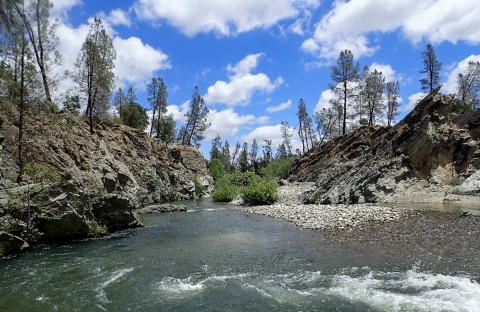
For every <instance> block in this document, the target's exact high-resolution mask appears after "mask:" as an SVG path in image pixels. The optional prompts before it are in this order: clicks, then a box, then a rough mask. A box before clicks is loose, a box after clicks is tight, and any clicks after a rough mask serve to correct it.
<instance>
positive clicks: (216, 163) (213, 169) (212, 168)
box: [208, 158, 225, 183]
mask: <svg viewBox="0 0 480 312" xmlns="http://www.w3.org/2000/svg"><path fill="white" fill-rule="evenodd" d="M208 171H209V173H210V175H211V176H212V178H213V180H214V181H215V183H216V182H217V181H219V180H220V179H221V178H222V177H223V176H224V175H225V169H224V167H223V164H222V162H221V161H220V159H218V158H214V159H212V160H211V161H210V164H209V166H208Z"/></svg>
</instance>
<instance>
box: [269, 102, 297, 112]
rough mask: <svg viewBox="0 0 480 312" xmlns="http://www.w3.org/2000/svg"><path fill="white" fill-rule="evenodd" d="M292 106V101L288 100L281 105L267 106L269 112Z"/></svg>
mask: <svg viewBox="0 0 480 312" xmlns="http://www.w3.org/2000/svg"><path fill="white" fill-rule="evenodd" d="M291 106H292V101H291V100H288V101H286V102H285V103H282V104H280V105H277V106H269V107H267V112H269V113H275V112H280V111H283V110H286V109H287V108H290V107H291Z"/></svg>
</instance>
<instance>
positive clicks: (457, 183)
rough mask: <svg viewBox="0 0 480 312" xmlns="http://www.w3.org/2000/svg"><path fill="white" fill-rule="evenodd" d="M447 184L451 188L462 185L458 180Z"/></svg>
mask: <svg viewBox="0 0 480 312" xmlns="http://www.w3.org/2000/svg"><path fill="white" fill-rule="evenodd" d="M448 184H450V185H451V186H459V185H461V184H462V181H460V180H459V179H452V180H450V182H449V183H448Z"/></svg>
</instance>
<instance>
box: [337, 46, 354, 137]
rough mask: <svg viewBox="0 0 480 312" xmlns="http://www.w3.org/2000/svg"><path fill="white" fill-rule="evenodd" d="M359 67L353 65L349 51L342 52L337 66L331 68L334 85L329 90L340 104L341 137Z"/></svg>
mask: <svg viewBox="0 0 480 312" xmlns="http://www.w3.org/2000/svg"><path fill="white" fill-rule="evenodd" d="M359 67H360V65H359V64H358V63H357V64H356V65H354V64H353V55H352V52H350V51H349V50H345V51H342V52H341V53H340V56H339V58H338V60H337V65H336V66H333V67H332V73H331V78H332V80H333V81H334V82H335V84H330V89H332V91H333V92H334V94H335V95H336V96H337V98H338V100H339V102H341V104H342V110H343V112H342V135H345V133H346V130H347V108H348V107H349V106H350V103H351V101H352V100H353V99H354V98H355V96H356V94H355V87H354V86H353V83H354V82H357V81H358V80H359V78H360V75H359Z"/></svg>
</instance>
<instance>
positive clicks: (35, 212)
mask: <svg viewBox="0 0 480 312" xmlns="http://www.w3.org/2000/svg"><path fill="white" fill-rule="evenodd" d="M25 124H26V127H25V143H24V150H25V162H26V163H27V164H30V165H32V166H31V167H30V168H31V169H30V170H29V171H28V174H27V176H26V177H25V182H24V183H22V184H21V185H18V184H16V183H13V181H15V179H16V175H17V173H18V163H17V154H16V153H17V152H16V150H17V141H18V126H17V125H16V124H14V123H13V122H11V121H10V120H9V119H8V118H5V117H4V118H2V119H1V121H0V255H5V254H10V253H15V252H18V251H19V250H21V249H22V248H25V247H27V246H28V245H38V244H45V243H54V242H59V241H69V240H73V239H80V238H86V237H95V236H99V235H105V234H106V233H111V232H113V231H117V230H122V229H126V228H131V227H137V226H141V222H140V221H139V219H138V217H137V215H136V214H135V213H134V210H135V209H138V208H141V207H144V206H147V205H151V204H156V203H160V202H164V201H170V200H184V199H191V198H194V197H195V187H196V185H197V187H199V186H200V185H201V188H202V195H203V196H208V195H209V194H210V193H211V192H212V190H213V186H214V185H213V179H212V178H211V177H210V176H209V174H208V171H207V168H206V164H205V161H204V158H203V155H202V154H201V153H200V152H199V151H198V150H196V149H194V148H192V147H180V146H167V145H166V144H165V143H164V142H162V141H160V140H158V139H154V138H150V137H149V136H148V135H147V134H146V133H145V132H144V131H140V130H136V129H132V128H130V127H126V126H121V125H115V124H109V123H108V122H107V121H102V120H97V122H96V132H95V133H94V134H90V133H89V131H88V124H87V122H86V120H84V119H83V118H81V117H74V116H71V115H68V114H57V115H50V116H45V115H42V116H40V117H37V118H31V119H29V120H27V121H26V123H25ZM195 182H196V183H195Z"/></svg>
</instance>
